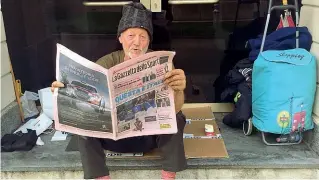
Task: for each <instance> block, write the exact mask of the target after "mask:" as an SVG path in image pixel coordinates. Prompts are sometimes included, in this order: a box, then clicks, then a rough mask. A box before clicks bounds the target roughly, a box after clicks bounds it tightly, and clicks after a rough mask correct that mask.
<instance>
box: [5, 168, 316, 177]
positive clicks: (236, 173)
mask: <svg viewBox="0 0 319 180" xmlns="http://www.w3.org/2000/svg"><path fill="white" fill-rule="evenodd" d="M110 175H111V178H113V179H159V177H160V171H158V170H117V171H111V172H110ZM82 178H83V172H82V171H51V172H2V173H1V179H82ZM176 179H319V170H318V169H293V170H292V169H188V170H185V171H183V172H180V173H177V175H176Z"/></svg>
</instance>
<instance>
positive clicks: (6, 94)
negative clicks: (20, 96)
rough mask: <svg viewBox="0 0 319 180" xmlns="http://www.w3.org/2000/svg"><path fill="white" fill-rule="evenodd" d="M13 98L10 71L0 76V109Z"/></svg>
mask: <svg viewBox="0 0 319 180" xmlns="http://www.w3.org/2000/svg"><path fill="white" fill-rule="evenodd" d="M14 100H15V94H14V88H13V82H12V75H11V73H9V74H7V75H5V76H3V77H1V109H3V108H4V107H6V106H7V105H9V104H10V103H11V102H13V101H14Z"/></svg>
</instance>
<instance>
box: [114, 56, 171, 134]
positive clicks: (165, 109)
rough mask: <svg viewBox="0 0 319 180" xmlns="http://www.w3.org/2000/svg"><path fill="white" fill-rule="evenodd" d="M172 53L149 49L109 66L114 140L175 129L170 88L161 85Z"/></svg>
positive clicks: (168, 68)
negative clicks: (148, 51) (146, 51)
mask: <svg viewBox="0 0 319 180" xmlns="http://www.w3.org/2000/svg"><path fill="white" fill-rule="evenodd" d="M174 56H175V52H170V51H157V52H150V53H147V54H146V55H143V56H141V57H139V58H135V59H131V60H129V61H125V62H123V63H121V64H119V65H116V66H114V67H112V68H110V69H109V77H110V79H109V80H110V81H112V82H111V83H110V84H111V85H110V89H111V92H112V93H111V94H112V104H113V106H114V108H115V110H114V111H113V113H114V114H113V117H114V118H115V122H116V125H115V128H116V129H115V132H116V139H122V138H127V137H133V136H142V135H154V134H173V133H176V132H177V123H176V113H175V104H174V92H173V90H172V89H171V88H170V87H168V86H166V85H164V83H163V80H164V75H165V73H166V72H169V71H170V70H172V67H173V63H172V60H173V57H174Z"/></svg>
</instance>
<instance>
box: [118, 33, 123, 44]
mask: <svg viewBox="0 0 319 180" xmlns="http://www.w3.org/2000/svg"><path fill="white" fill-rule="evenodd" d="M119 41H120V43H121V44H122V43H123V36H122V33H121V34H120V37H119Z"/></svg>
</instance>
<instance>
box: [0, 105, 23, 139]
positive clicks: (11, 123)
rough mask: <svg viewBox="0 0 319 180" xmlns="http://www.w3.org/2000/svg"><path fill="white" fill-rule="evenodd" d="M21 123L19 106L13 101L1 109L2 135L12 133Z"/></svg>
mask: <svg viewBox="0 0 319 180" xmlns="http://www.w3.org/2000/svg"><path fill="white" fill-rule="evenodd" d="M20 125H21V120H20V115H19V106H18V103H17V102H16V101H13V102H12V103H10V104H9V105H8V106H6V107H5V108H3V109H2V110H1V136H3V135H5V134H8V133H12V131H14V130H15V129H16V128H18V127H19V126H20Z"/></svg>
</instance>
